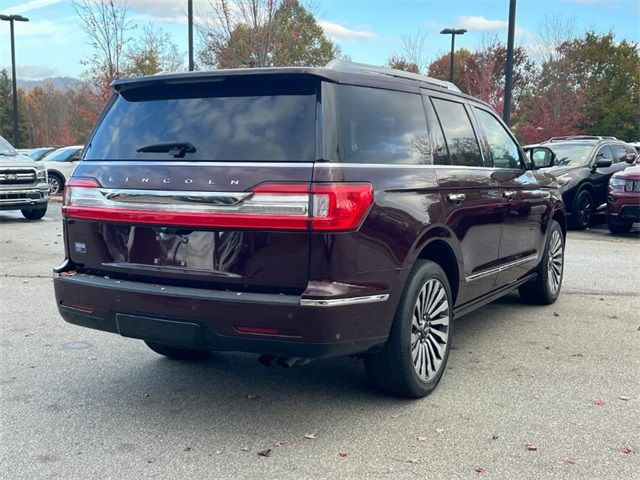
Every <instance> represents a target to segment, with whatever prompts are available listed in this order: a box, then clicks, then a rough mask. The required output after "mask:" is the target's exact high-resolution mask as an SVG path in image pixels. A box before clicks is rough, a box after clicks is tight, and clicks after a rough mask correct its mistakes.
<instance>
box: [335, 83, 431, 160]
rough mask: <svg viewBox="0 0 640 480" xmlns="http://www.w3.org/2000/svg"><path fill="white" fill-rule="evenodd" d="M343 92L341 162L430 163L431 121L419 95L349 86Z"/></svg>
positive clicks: (341, 90)
mask: <svg viewBox="0 0 640 480" xmlns="http://www.w3.org/2000/svg"><path fill="white" fill-rule="evenodd" d="M339 90H340V92H339V97H338V98H339V101H338V125H339V139H338V142H339V157H340V161H342V162H349V163H396V164H424V163H427V159H428V158H429V139H428V136H427V120H426V117H425V114H424V108H423V106H422V98H421V96H420V95H419V94H413V93H405V92H395V91H390V90H380V89H376V88H368V87H356V86H349V85H343V86H341V87H340V89H339Z"/></svg>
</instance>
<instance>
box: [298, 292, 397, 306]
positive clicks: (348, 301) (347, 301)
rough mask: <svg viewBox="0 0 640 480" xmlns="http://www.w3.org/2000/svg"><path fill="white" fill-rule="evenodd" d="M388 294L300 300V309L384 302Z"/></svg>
mask: <svg viewBox="0 0 640 480" xmlns="http://www.w3.org/2000/svg"><path fill="white" fill-rule="evenodd" d="M388 299H389V294H388V293H384V294H381V295H367V296H365V297H349V298H331V299H326V300H325V299H308V298H301V299H300V306H301V307H342V306H344V305H360V304H362V303H377V302H386V301H387V300H388Z"/></svg>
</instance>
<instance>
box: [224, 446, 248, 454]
mask: <svg viewBox="0 0 640 480" xmlns="http://www.w3.org/2000/svg"><path fill="white" fill-rule="evenodd" d="M240 450H242V451H243V452H248V451H249V447H242V448H241V449H240ZM219 452H220V453H222V450H219Z"/></svg>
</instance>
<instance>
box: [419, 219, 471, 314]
mask: <svg viewBox="0 0 640 480" xmlns="http://www.w3.org/2000/svg"><path fill="white" fill-rule="evenodd" d="M452 238H453V237H452V235H451V233H450V232H449V230H448V229H447V228H445V227H442V226H441V227H434V228H432V229H430V230H429V231H427V232H426V233H425V234H424V235H423V236H422V238H421V240H420V241H418V242H417V243H416V248H415V249H414V256H413V259H412V263H415V261H416V260H429V261H431V262H434V263H435V264H437V265H438V266H439V267H440V268H442V270H443V271H444V273H445V275H446V276H447V280H449V287H450V288H451V295H452V296H453V304H454V305H455V303H456V300H457V298H458V293H459V288H460V278H461V274H460V271H461V265H460V263H459V260H458V259H459V258H461V257H460V255H459V252H458V254H456V251H457V250H458V249H457V248H456V246H455V244H453V241H452Z"/></svg>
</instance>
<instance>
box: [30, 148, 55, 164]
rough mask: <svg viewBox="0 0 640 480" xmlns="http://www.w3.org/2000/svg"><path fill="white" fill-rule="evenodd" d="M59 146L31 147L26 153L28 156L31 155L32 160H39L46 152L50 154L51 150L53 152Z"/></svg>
mask: <svg viewBox="0 0 640 480" xmlns="http://www.w3.org/2000/svg"><path fill="white" fill-rule="evenodd" d="M59 148H61V147H38V148H32V149H31V150H29V153H26V155H27V156H28V157H31V159H32V160H35V161H36V162H39V161H40V160H43V159H44V158H45V157H46V156H47V155H48V154H50V153H51V152H55V151H56V150H57V149H59Z"/></svg>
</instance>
